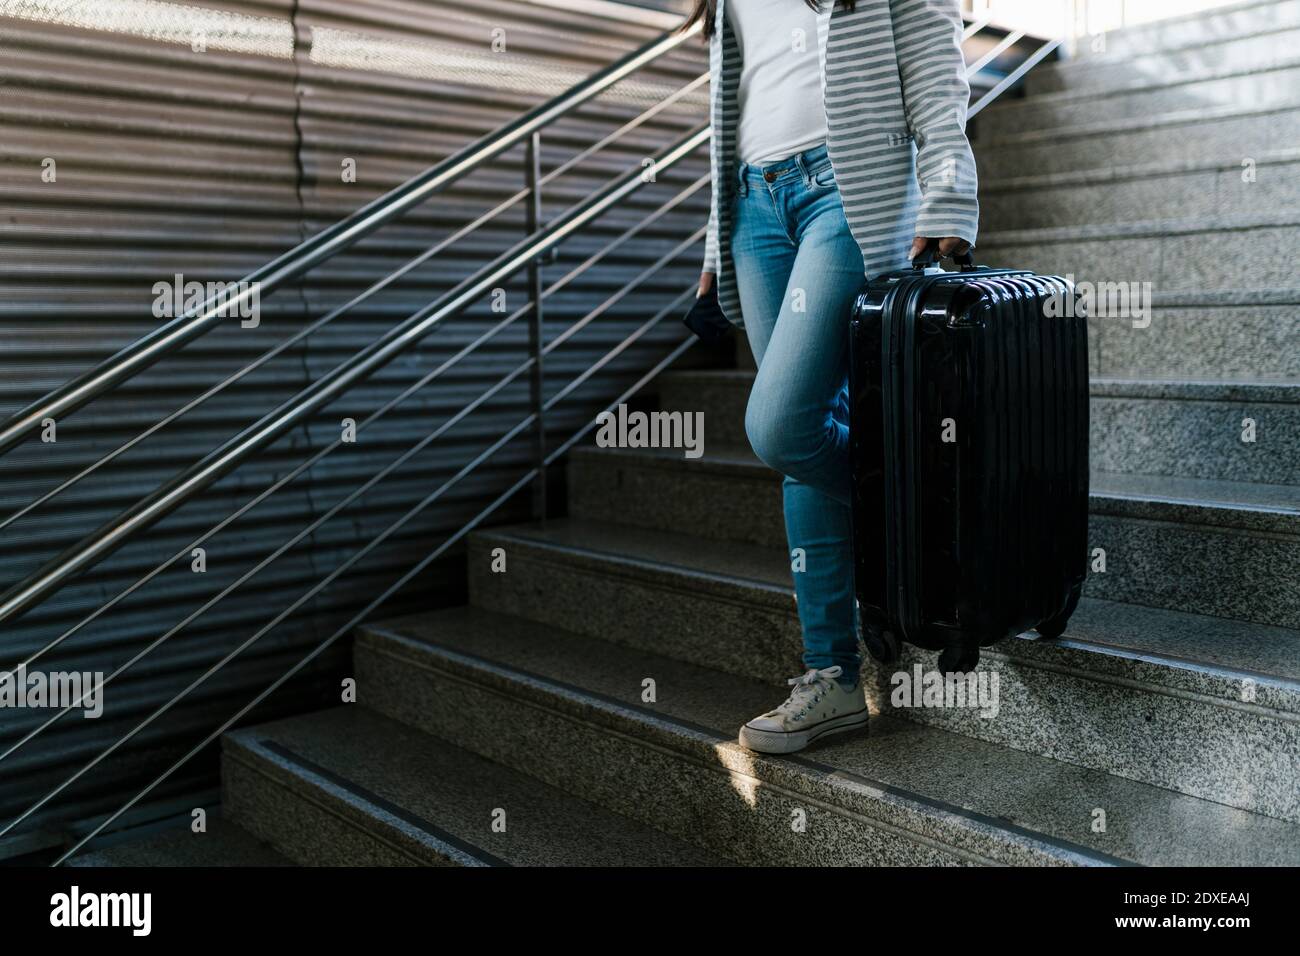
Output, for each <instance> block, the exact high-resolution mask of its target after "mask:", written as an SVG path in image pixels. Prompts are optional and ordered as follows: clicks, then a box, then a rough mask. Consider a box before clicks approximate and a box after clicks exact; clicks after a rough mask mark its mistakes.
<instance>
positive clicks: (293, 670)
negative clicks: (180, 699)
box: [51, 288, 695, 866]
mask: <svg viewBox="0 0 1300 956" xmlns="http://www.w3.org/2000/svg"><path fill="white" fill-rule="evenodd" d="M693 291H694V289H693V288H692V289H688V290H687V292H686V294H687V295H689V294H690V293H692V292H693ZM649 325H650V323H647V325H646V326H643V327H642V328H643V329H644V328H646V327H648V326H649ZM638 331H640V330H638ZM626 341H627V340H625V343H626ZM694 343H695V339H694V336H687V337H686V338H685V339H684V340H683V341H682V342H681V343H680V344H679V345H678V346H677V347H676V348H674V349H673V350H672V351H671V352H669V353H668V355H667V356H665V357H664V358H663V359H661V360H660V361H659V362H658V363H656V364H655V366H654V367H653V368H651V369H650V371H648V372H647V373H646V374H645V375H643V376H641V377H640V378H639V379H637V381H636V382H635V383H634V384H633V385H632V386H631V387H629V388H628V389H626V390H625V391H624V392H623V393H622V394H621V395H620V396H619V397H618V398H616V399H615V400H614V401H613V402H610V403H609V404H608V405H606V406H605V410H606V411H608V410H610V409H612V408H615V407H617V406H618V404H619V403H620V402H623V401H626V400H627V399H628V398H629V397H630V396H632V395H634V394H635V393H636V392H638V391H639V390H640V389H641V388H642V386H644V385H645V384H646V383H647V382H649V381H651V380H652V379H653V378H654V377H655V376H656V375H658V374H659V373H660V372H662V371H663V370H664V369H665V368H667V367H668V366H669V365H671V364H672V363H673V362H675V361H677V359H678V358H680V357H681V356H682V355H683V354H684V353H685V352H686V350H687V349H689V348H690V347H691V346H692V345H694ZM532 418H533V416H532V415H530V416H529V417H528V418H526V419H525V420H524V421H523V422H521V423H520V426H517V427H516V429H513V430H512V434H517V433H518V431H519V430H522V427H526V426H527V425H528V424H530V423H531V419H532ZM594 427H595V422H594V421H592V422H589V423H587V424H586V425H584V426H583V427H582V429H580V430H579V431H578V432H577V433H576V434H574V435H573V436H572V437H570V438H569V439H568V441H566V442H564V443H563V444H561V445H560V446H559V447H557V448H556V449H555V450H554V451H552V452H551V454H550V455H548V456H547V457H546V458H545V460H544V461H543V462H542V463H541V464H540V465H535V466H534V467H532V468H530V469H529V470H528V471H527V472H525V473H524V474H523V475H522V476H520V478H519V479H518V480H517V481H516V482H515V483H514V484H513V485H511V486H510V487H509V488H507V489H506V490H505V491H503V492H502V493H501V494H500V495H498V496H497V497H496V498H494V499H493V500H492V502H491V503H490V504H488V505H487V507H485V508H484V509H483V510H482V511H480V512H479V513H478V514H477V515H475V516H474V517H473V518H471V519H470V520H469V521H467V522H466V523H465V524H464V525H462V526H461V527H460V528H459V529H458V530H457V531H456V532H455V533H453V534H452V535H451V536H449V537H448V538H447V539H446V540H445V541H443V542H442V544H440V545H438V547H436V548H435V549H434V550H433V551H431V552H430V553H429V554H427V555H426V556H425V557H423V558H421V559H420V561H418V562H417V563H416V564H415V565H414V566H413V567H412V568H411V569H410V570H408V571H407V572H405V573H404V574H403V575H402V576H401V577H399V578H398V579H397V580H396V581H394V582H393V583H392V584H390V585H389V586H388V587H387V588H385V589H384V590H383V591H382V592H381V593H380V594H379V596H378V597H376V598H375V599H374V600H372V601H371V602H370V603H368V604H367V605H366V606H365V607H364V608H362V609H361V610H360V611H358V612H357V613H356V614H355V615H353V616H352V617H351V618H349V619H348V621H347V623H345V624H343V625H342V626H341V627H339V628H338V629H337V630H335V631H334V633H333V634H331V635H330V636H329V637H327V638H326V639H325V640H323V641H322V642H321V643H320V644H318V645H317V646H316V647H314V648H312V650H310V651H309V652H308V653H307V654H306V656H304V657H303V658H301V659H300V660H299V661H298V662H297V663H296V664H294V665H293V666H292V667H290V668H289V669H288V670H287V671H285V672H284V673H283V674H281V675H280V676H279V677H277V678H276V679H275V680H274V681H273V682H272V683H271V684H270V685H268V686H267V687H266V688H264V689H263V690H261V691H260V692H258V694H257V695H256V696H255V697H254V698H253V699H252V700H250V701H249V702H248V703H247V704H245V705H244V706H243V707H241V708H240V709H239V710H237V711H236V712H235V713H234V714H232V715H231V716H230V717H228V718H226V720H224V721H222V722H221V724H219V725H218V726H217V727H216V729H214V730H213V731H212V732H211V733H210V734H208V735H207V736H206V737H204V738H203V740H201V741H199V742H198V743H197V744H195V745H194V746H193V747H192V748H190V750H188V751H187V752H186V753H185V754H183V755H182V756H181V757H180V758H179V759H177V760H175V761H174V762H173V763H172V764H171V766H169V767H168V768H167V769H166V770H164V771H163V772H162V773H161V774H159V775H158V776H157V777H155V778H154V779H153V780H152V781H150V782H149V783H148V784H146V785H145V787H144V789H142V790H141V791H140V792H139V793H137V794H136V795H135V796H134V797H132V798H131V799H130V800H128V801H127V802H126V803H125V804H123V805H122V806H121V807H119V808H118V809H117V810H115V811H114V812H113V813H111V814H109V815H108V816H107V817H105V818H104V819H103V820H102V821H100V822H99V823H98V824H97V825H96V826H95V827H93V828H92V829H90V830H89V831H88V832H87V833H86V834H85V835H84V836H83V837H82V838H81V839H79V840H78V841H77V842H76V843H74V844H73V845H72V846H70V847H68V849H67V850H65V851H64V852H63V854H62V855H60V856H59V857H58V858H57V859H56V860H54V862H53V863H52V864H51V865H53V866H59V865H61V864H63V863H65V862H67V860H68V859H70V858H71V857H72V856H73V855H75V854H76V853H77V851H78V850H80V849H81V848H82V847H83V846H85V845H86V844H87V843H88V842H90V841H91V840H92V839H94V838H95V837H96V836H98V835H99V834H100V833H102V832H103V831H104V830H105V829H106V828H107V827H109V826H110V825H111V824H112V823H114V822H115V821H116V820H118V819H119V818H120V817H121V816H122V815H123V814H124V813H126V812H127V811H128V810H130V809H131V808H132V807H133V806H135V805H136V804H137V803H139V802H140V801H141V800H143V799H144V798H145V797H146V796H148V795H149V794H150V793H151V792H153V790H154V789H156V788H157V787H158V786H159V785H160V784H161V783H163V782H164V781H165V780H166V779H167V778H168V777H170V776H171V775H172V774H173V773H175V772H176V771H177V770H178V769H180V768H181V767H183V766H184V765H185V764H186V763H188V762H189V761H190V760H192V759H193V758H194V757H195V756H196V755H198V754H199V753H202V752H203V750H204V748H206V747H207V746H208V745H210V744H211V743H212V742H213V741H215V740H216V739H217V738H219V737H220V736H221V735H222V734H224V733H225V732H226V731H227V730H229V729H230V728H231V727H233V726H234V725H235V724H237V723H238V722H239V721H240V720H242V719H243V718H244V717H245V716H247V715H248V714H249V713H250V712H251V711H252V710H253V709H254V708H255V707H257V706H258V705H259V704H260V703H262V702H263V701H264V700H266V699H267V698H268V697H270V696H271V695H272V694H273V693H275V692H276V691H277V690H279V689H280V688H281V687H283V686H284V685H285V684H286V683H287V682H288V681H289V680H291V679H292V678H293V677H294V676H295V675H296V674H298V673H300V672H301V671H302V669H303V668H305V667H306V666H307V665H308V664H310V663H311V662H312V661H313V660H315V659H316V658H317V657H319V656H320V655H321V654H323V653H325V651H326V650H328V649H329V648H330V647H331V646H332V645H333V644H334V643H335V642H336V641H337V640H338V639H339V638H340V637H343V636H344V635H345V634H349V633H351V631H352V630H353V628H355V627H356V626H357V625H358V624H360V623H361V622H362V621H364V620H365V619H366V618H367V617H369V616H370V614H372V613H373V612H374V611H375V610H376V609H377V608H379V607H380V606H382V605H383V603H384V602H385V601H387V600H388V599H389V598H390V597H392V596H393V595H394V594H396V593H397V592H398V591H399V590H401V589H402V588H403V587H405V586H406V585H407V584H408V583H410V582H411V581H412V580H414V579H415V576H416V575H418V574H419V573H420V572H421V571H423V570H424V569H425V568H427V567H428V566H429V565H430V564H432V563H433V562H434V561H436V560H437V559H438V558H440V557H442V555H443V554H445V553H446V552H447V551H448V549H450V548H451V547H452V546H453V545H455V544H456V543H457V542H458V541H460V540H461V539H462V538H464V537H465V536H466V535H468V534H469V533H470V532H471V531H473V530H474V529H475V528H477V527H478V526H479V525H480V524H482V523H483V521H485V520H486V519H487V518H488V517H489V516H491V515H492V514H493V513H494V512H495V511H497V509H499V508H500V507H501V506H502V505H504V504H505V503H506V502H507V501H509V500H510V499H511V498H512V497H514V495H516V494H517V493H518V492H520V491H522V490H523V489H524V488H525V487H527V485H528V483H529V482H531V481H533V480H534V479H535V478H536V477H537V476H538V475H539V474H540V472H541V471H544V470H545V469H546V468H547V467H549V466H550V465H551V464H553V463H554V462H555V461H557V460H558V459H559V458H560V457H561V456H562V455H563V454H565V453H566V452H567V451H568V450H569V449H570V448H571V447H573V445H574V444H575V443H576V442H578V441H579V440H581V438H582V437H583V436H584V435H586V434H587V432H589V431H591V429H592V428H594ZM443 487H444V488H445V487H446V485H444V486H443ZM440 490H441V489H440ZM427 500H428V499H426V501H427ZM425 504H426V502H421V503H420V505H419V506H417V507H421V508H422V507H424V506H425ZM408 514H411V513H409V512H408ZM406 517H407V516H403V519H401V520H402V523H404V522H405V520H406ZM398 527H400V525H399V526H398ZM390 528H391V530H396V527H393V526H390ZM391 530H390V531H386V532H385V537H387V535H388V534H389V533H391ZM250 643H251V641H250ZM192 686H196V685H192ZM169 706H170V705H169Z"/></svg>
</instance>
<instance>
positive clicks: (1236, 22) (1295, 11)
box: [1076, 0, 1300, 63]
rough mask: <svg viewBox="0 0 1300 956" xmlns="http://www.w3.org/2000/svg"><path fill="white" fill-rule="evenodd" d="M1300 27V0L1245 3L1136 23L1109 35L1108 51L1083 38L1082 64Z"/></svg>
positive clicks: (1252, 0)
mask: <svg viewBox="0 0 1300 956" xmlns="http://www.w3.org/2000/svg"><path fill="white" fill-rule="evenodd" d="M1295 26H1300V3H1298V2H1297V0H1246V2H1243V3H1233V4H1224V5H1222V6H1214V7H1211V8H1209V9H1206V10H1200V11H1197V12H1195V13H1189V14H1184V15H1181V16H1176V17H1169V18H1166V19H1161V20H1154V21H1152V22H1150V23H1144V24H1136V25H1134V26H1130V27H1126V28H1124V29H1123V30H1112V31H1110V32H1108V33H1107V34H1106V44H1105V49H1104V50H1102V51H1094V50H1093V49H1092V47H1091V46H1090V45H1089V44H1088V43H1087V41H1086V38H1081V39H1080V42H1079V49H1078V53H1077V54H1076V55H1077V57H1078V59H1079V60H1080V61H1081V62H1090V61H1092V60H1097V61H1105V62H1109V63H1114V62H1116V61H1117V60H1120V59H1127V58H1132V57H1137V56H1142V55H1144V54H1149V53H1167V52H1170V51H1173V50H1178V49H1183V48H1186V47H1191V46H1195V45H1199V44H1203V43H1207V42H1210V41H1214V40H1219V39H1225V38H1235V37H1243V36H1249V35H1252V34H1255V33H1258V32H1260V31H1263V30H1280V29H1284V28H1287V27H1295Z"/></svg>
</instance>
